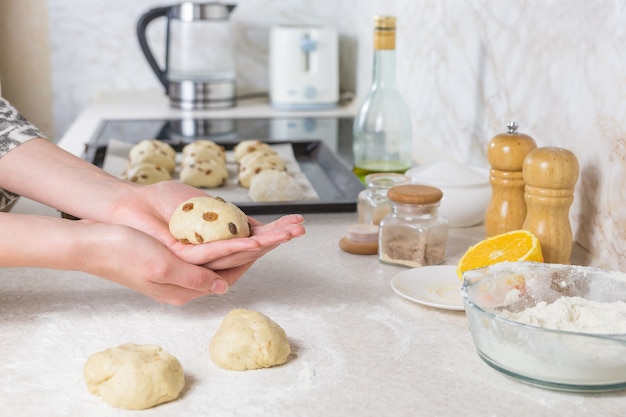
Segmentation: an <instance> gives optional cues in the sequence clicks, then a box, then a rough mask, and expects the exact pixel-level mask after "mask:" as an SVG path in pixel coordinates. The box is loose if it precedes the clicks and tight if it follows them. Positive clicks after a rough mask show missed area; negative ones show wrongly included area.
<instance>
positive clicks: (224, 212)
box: [169, 196, 250, 244]
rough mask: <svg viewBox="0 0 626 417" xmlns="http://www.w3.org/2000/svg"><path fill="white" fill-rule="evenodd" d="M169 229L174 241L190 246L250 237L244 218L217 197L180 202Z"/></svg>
mask: <svg viewBox="0 0 626 417" xmlns="http://www.w3.org/2000/svg"><path fill="white" fill-rule="evenodd" d="M169 228H170V233H171V234H172V236H174V237H175V238H176V239H178V240H179V241H181V242H183V243H192V244H200V243H206V242H213V241H215V240H224V239H232V238H236V237H248V236H250V225H249V224H248V217H247V216H246V214H245V213H244V212H243V211H241V209H240V208H239V207H237V206H236V205H234V204H232V203H228V202H226V201H224V200H223V199H221V198H219V197H217V198H213V197H208V196H207V197H193V198H190V199H189V200H187V201H184V202H183V203H181V204H180V205H179V206H178V207H177V208H176V210H174V214H172V217H171V218H170V222H169Z"/></svg>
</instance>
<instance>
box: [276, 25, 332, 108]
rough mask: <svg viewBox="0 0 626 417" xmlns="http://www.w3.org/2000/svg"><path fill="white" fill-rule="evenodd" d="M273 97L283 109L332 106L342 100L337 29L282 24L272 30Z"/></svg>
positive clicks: (277, 105)
mask: <svg viewBox="0 0 626 417" xmlns="http://www.w3.org/2000/svg"><path fill="white" fill-rule="evenodd" d="M269 73H270V101H271V103H272V106H273V107H275V108H279V109H286V110H290V109H295V110H300V109H322V108H331V107H334V106H336V105H337V102H338V101H339V60H338V41H337V32H336V31H335V30H334V29H333V28H330V27H325V26H298V25H280V26H274V27H272V29H271V31H270V58H269Z"/></svg>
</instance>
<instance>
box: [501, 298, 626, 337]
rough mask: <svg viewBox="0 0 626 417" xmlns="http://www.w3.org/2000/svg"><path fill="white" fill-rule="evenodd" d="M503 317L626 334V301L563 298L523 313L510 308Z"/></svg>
mask: <svg viewBox="0 0 626 417" xmlns="http://www.w3.org/2000/svg"><path fill="white" fill-rule="evenodd" d="M499 315H500V316H501V317H503V318H505V319H508V320H513V321H517V322H520V323H524V324H530V325H533V326H537V327H542V328H546V329H553V330H564V331H569V332H577V333H598V334H616V333H626V303H625V302H622V301H616V302H610V303H601V302H597V301H589V300H586V299H584V298H582V297H561V298H559V299H558V300H556V301H555V302H553V303H551V304H548V303H546V302H545V301H541V302H539V303H537V305H536V306H534V307H531V308H527V309H526V310H523V311H520V312H515V313H514V312H510V311H507V310H504V311H502V312H501V313H500V314H499Z"/></svg>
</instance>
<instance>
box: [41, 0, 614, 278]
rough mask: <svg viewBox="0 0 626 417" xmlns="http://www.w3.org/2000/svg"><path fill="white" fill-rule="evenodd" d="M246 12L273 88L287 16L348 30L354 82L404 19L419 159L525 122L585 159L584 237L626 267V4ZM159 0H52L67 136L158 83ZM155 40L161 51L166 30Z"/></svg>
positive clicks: (251, 86) (247, 82) (242, 14)
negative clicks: (150, 56)
mask: <svg viewBox="0 0 626 417" xmlns="http://www.w3.org/2000/svg"><path fill="white" fill-rule="evenodd" d="M237 3H238V6H237V9H236V12H235V13H234V15H233V25H234V28H235V33H236V45H237V47H236V49H237V50H236V52H237V66H238V86H239V89H240V93H249V92H257V91H266V90H267V49H268V47H267V40H268V33H269V28H270V27H271V26H272V25H274V24H278V23H325V24H328V25H333V26H335V27H337V29H338V30H339V33H340V37H341V40H340V50H341V59H340V62H341V85H342V87H343V88H344V89H347V90H351V91H354V90H356V91H357V93H363V92H364V90H365V89H366V88H367V85H368V83H369V79H370V77H371V48H370V45H371V18H372V16H373V15H374V14H376V13H381V12H385V13H393V14H396V15H397V16H398V25H399V27H398V32H399V33H398V82H399V85H400V87H401V89H402V91H403V92H404V94H405V97H406V99H407V102H408V103H409V106H410V108H411V110H412V115H413V124H414V140H415V143H416V147H415V159H416V161H421V160H426V159H428V158H430V157H432V155H435V157H443V155H448V156H451V157H453V158H455V159H457V160H459V161H464V162H468V163H472V164H478V165H485V164H486V160H485V156H484V153H485V149H486V145H487V142H488V141H489V139H490V138H491V137H493V136H494V135H495V134H497V133H500V132H503V131H504V130H505V128H506V123H507V121H509V120H511V119H514V120H516V121H517V122H518V124H519V126H520V131H522V132H524V133H527V134H529V135H531V136H533V137H534V138H535V140H536V141H537V142H538V144H539V145H540V146H545V145H554V146H562V147H566V148H568V149H570V150H572V151H573V152H574V153H575V154H576V155H577V156H578V158H579V161H580V167H581V177H580V179H579V182H578V186H577V189H576V199H575V202H574V205H573V206H572V210H571V213H572V216H571V217H572V220H573V228H574V233H575V238H576V240H577V241H578V242H579V243H581V244H582V245H583V246H585V247H587V248H590V249H591V250H592V251H593V252H594V253H595V255H596V256H599V257H600V258H601V259H602V260H603V261H604V262H605V263H606V264H607V266H610V267H614V268H621V269H623V270H626V226H624V225H626V177H625V175H624V166H625V164H626V96H625V93H626V56H625V52H626V29H625V28H626V5H625V3H624V2H622V1H619V0H588V1H578V2H571V1H570V2H564V1H560V0H499V1H489V2H486V1H482V0H396V1H384V0H378V1H375V0H318V1H315V2H311V1H306V0H290V1H288V2H287V1H280V0H241V1H238V2H237ZM161 4H163V2H162V1H155V0H135V1H132V2H128V1H126V0H92V1H89V2H85V1H80V0H54V1H51V0H50V1H49V9H50V10H49V15H50V27H51V49H52V57H51V59H52V77H53V78H52V85H53V91H54V102H55V111H56V115H55V121H56V124H57V134H59V135H60V134H61V133H62V132H63V131H64V130H65V129H66V128H67V127H68V125H69V124H70V123H71V121H72V120H73V118H75V117H76V116H77V114H78V113H79V112H80V111H81V109H82V108H83V107H84V106H85V105H86V104H87V102H88V101H89V100H90V98H92V97H94V96H95V95H96V94H97V93H98V92H99V91H102V90H119V89H154V88H158V87H159V84H158V83H157V81H156V78H155V77H154V75H153V74H152V73H151V71H150V69H149V67H148V66H147V64H146V63H145V61H144V59H143V57H142V56H141V52H140V50H139V47H138V45H137V42H136V39H135V22H136V19H137V17H138V16H139V15H140V14H141V13H142V12H143V11H145V10H146V9H148V8H150V7H152V6H155V5H161ZM154 29H155V30H153V31H151V33H150V36H151V39H152V41H153V42H154V45H155V48H156V49H160V48H162V39H163V34H162V31H160V30H159V28H154Z"/></svg>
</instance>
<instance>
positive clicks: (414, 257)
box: [378, 185, 448, 268]
mask: <svg viewBox="0 0 626 417" xmlns="http://www.w3.org/2000/svg"><path fill="white" fill-rule="evenodd" d="M387 197H388V198H389V201H390V203H391V213H389V214H388V215H387V216H385V217H384V218H383V219H382V220H381V222H380V234H379V245H378V257H379V260H380V261H381V262H383V263H387V264H395V265H402V266H407V267H410V268H417V267H421V266H426V265H435V264H439V263H441V262H442V261H443V260H444V257H445V255H446V246H447V243H448V220H447V219H446V218H445V217H443V216H441V215H440V214H439V213H438V209H439V203H440V201H441V198H442V197H443V192H442V191H441V190H440V189H438V188H435V187H430V186H427V185H399V186H396V187H392V188H390V189H389V190H388V192H387Z"/></svg>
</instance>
